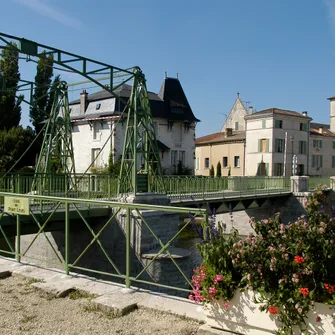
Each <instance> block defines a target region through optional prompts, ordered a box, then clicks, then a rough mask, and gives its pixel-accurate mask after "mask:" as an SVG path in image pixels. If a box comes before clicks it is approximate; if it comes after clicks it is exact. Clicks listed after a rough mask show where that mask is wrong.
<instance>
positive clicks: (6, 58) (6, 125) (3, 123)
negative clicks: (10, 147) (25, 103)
mask: <svg viewBox="0 0 335 335" xmlns="http://www.w3.org/2000/svg"><path fill="white" fill-rule="evenodd" d="M12 46H13V48H6V49H3V50H2V52H1V59H0V130H2V129H10V128H12V127H16V126H18V125H19V123H20V120H21V102H22V99H23V96H20V97H18V98H16V93H17V90H18V83H19V80H20V72H19V53H18V51H17V49H16V44H15V43H12Z"/></svg>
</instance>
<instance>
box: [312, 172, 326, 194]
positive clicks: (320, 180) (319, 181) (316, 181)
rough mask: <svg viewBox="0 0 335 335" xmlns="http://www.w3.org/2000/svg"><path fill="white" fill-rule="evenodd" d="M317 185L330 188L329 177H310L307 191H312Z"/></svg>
mask: <svg viewBox="0 0 335 335" xmlns="http://www.w3.org/2000/svg"><path fill="white" fill-rule="evenodd" d="M319 185H326V186H327V187H330V177H319V176H310V177H309V190H310V191H312V190H314V189H315V188H316V187H317V186H319Z"/></svg>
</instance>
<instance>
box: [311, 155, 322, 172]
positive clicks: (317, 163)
mask: <svg viewBox="0 0 335 335" xmlns="http://www.w3.org/2000/svg"><path fill="white" fill-rule="evenodd" d="M312 167H313V168H316V169H318V168H320V167H322V155H312Z"/></svg>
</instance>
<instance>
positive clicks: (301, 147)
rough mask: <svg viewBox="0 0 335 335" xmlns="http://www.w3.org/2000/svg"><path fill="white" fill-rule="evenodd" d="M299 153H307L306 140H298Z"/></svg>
mask: <svg viewBox="0 0 335 335" xmlns="http://www.w3.org/2000/svg"><path fill="white" fill-rule="evenodd" d="M299 154H301V155H306V154H307V142H306V141H299Z"/></svg>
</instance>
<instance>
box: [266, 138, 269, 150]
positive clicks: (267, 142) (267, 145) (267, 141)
mask: <svg viewBox="0 0 335 335" xmlns="http://www.w3.org/2000/svg"><path fill="white" fill-rule="evenodd" d="M269 147H270V140H269V139H267V140H266V152H269Z"/></svg>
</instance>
